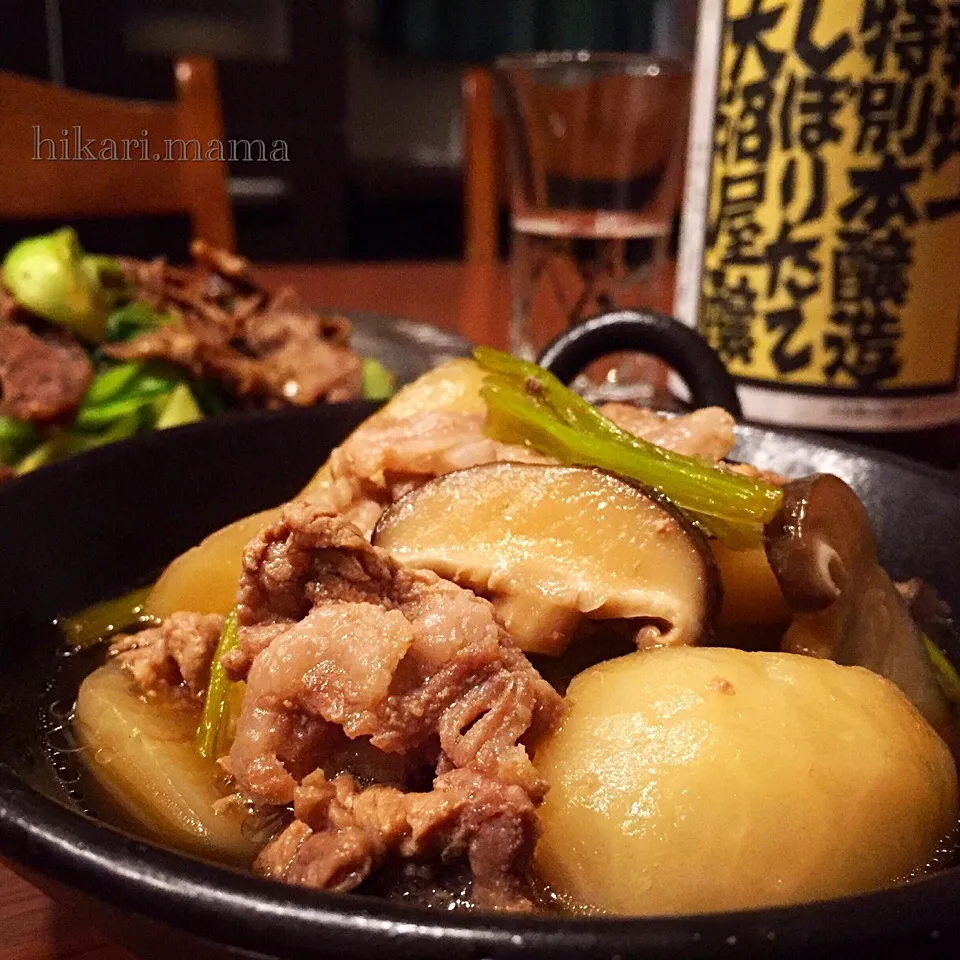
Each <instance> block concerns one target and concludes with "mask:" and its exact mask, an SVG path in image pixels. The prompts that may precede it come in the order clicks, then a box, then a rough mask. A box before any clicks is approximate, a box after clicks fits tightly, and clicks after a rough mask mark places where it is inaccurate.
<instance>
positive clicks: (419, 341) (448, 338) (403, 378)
mask: <svg viewBox="0 0 960 960" xmlns="http://www.w3.org/2000/svg"><path fill="white" fill-rule="evenodd" d="M318 312H320V313H324V314H331V313H340V314H342V315H343V316H345V317H348V318H349V319H350V322H351V323H352V324H353V333H352V334H351V336H350V343H351V346H352V347H353V349H354V350H356V352H357V353H359V354H360V355H361V356H362V357H374V358H375V359H377V360H379V361H380V362H381V363H382V364H383V365H384V366H385V367H387V368H388V369H390V370H392V371H393V372H394V373H395V374H396V376H397V381H398V382H399V383H401V384H403V383H409V382H410V381H411V380H416V379H417V377H419V376H420V375H421V374H424V373H426V372H427V371H428V370H430V369H432V368H433V367H436V366H439V365H440V364H441V363H446V362H447V360H452V359H453V358H454V357H469V356H470V350H471V347H470V342H469V341H468V340H466V339H464V338H463V337H461V336H460V335H459V334H457V333H453V332H452V331H450V330H441V329H440V328H439V327H434V326H431V325H430V324H429V323H420V322H419V321H418V320H404V319H402V318H401V317H388V316H384V315H383V314H379V313H366V312H362V311H358V310H342V311H341V310H336V309H332V308H331V309H328V308H318Z"/></svg>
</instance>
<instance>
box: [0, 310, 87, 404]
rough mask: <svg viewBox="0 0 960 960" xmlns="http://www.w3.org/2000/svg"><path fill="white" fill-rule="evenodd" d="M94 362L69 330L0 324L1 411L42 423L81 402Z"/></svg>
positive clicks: (8, 323) (18, 324) (7, 323)
mask: <svg viewBox="0 0 960 960" xmlns="http://www.w3.org/2000/svg"><path fill="white" fill-rule="evenodd" d="M92 379H93V364H91V362H90V358H89V357H88V356H87V354H86V351H85V350H84V349H83V347H81V346H80V344H79V343H77V342H76V341H75V340H74V339H73V338H72V337H71V336H70V334H69V333H67V332H66V331H64V330H57V329H55V328H52V327H51V328H49V329H45V330H44V331H43V332H42V333H34V332H33V331H32V330H30V329H29V328H28V327H26V326H24V325H23V324H20V323H10V322H0V413H2V414H4V415H6V416H11V417H17V418H18V419H20V420H30V421H34V422H39V423H42V422H46V421H49V420H57V419H60V418H62V417H65V416H67V415H69V414H71V413H73V411H74V410H76V409H77V407H78V406H80V401H81V400H82V399H83V395H84V394H85V393H86V392H87V387H88V386H90V381H91V380H92Z"/></svg>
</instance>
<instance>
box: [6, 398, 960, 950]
mask: <svg viewBox="0 0 960 960" xmlns="http://www.w3.org/2000/svg"><path fill="white" fill-rule="evenodd" d="M372 409H373V406H372V405H370V404H348V405H343V406H338V407H336V408H318V409H314V410H309V411H303V412H287V413H279V414H261V415H253V416H247V417H237V418H232V417H225V418H223V419H220V420H216V421H212V422H208V423H202V424H197V425H195V426H191V427H186V428H183V429H180V430H174V431H168V432H163V433H155V434H151V435H147V436H144V437H140V438H136V439H134V440H132V441H130V442H128V443H123V444H120V445H117V446H115V447H107V448H104V449H101V450H97V451H94V452H92V453H90V454H86V455H83V456H80V457H76V458H73V459H71V460H67V461H64V462H62V463H59V464H55V465H54V466H52V467H49V468H47V469H44V470H41V471H39V472H38V473H37V474H35V475H33V476H30V477H27V478H24V479H21V480H16V481H13V482H11V483H10V484H9V485H7V486H5V487H3V488H0V544H2V545H3V547H2V552H0V854H2V855H3V856H5V857H7V858H9V859H10V860H11V861H12V862H13V863H14V864H15V865H16V866H17V869H19V870H20V871H22V872H23V873H24V875H25V876H27V877H28V878H30V879H31V880H33V881H34V882H36V883H38V884H39V885H40V886H42V887H44V888H45V889H47V890H49V891H51V892H52V893H54V895H56V896H59V897H62V898H65V899H68V900H70V901H73V902H78V903H79V904H80V906H82V909H83V910H84V911H85V912H86V915H87V916H89V918H90V919H91V920H92V921H93V922H95V923H97V924H98V925H99V926H101V927H102V929H104V930H105V931H107V932H108V933H110V934H111V935H112V936H113V937H115V938H116V939H118V940H120V941H122V942H123V943H124V944H126V945H127V946H129V947H131V949H133V950H134V951H135V952H136V953H137V954H138V955H139V956H140V957H141V958H143V960H146V958H149V957H171V956H177V955H181V954H180V953H175V952H174V951H180V952H183V951H189V952H190V954H189V955H191V956H192V957H196V958H202V957H222V956H231V957H268V958H280V957H283V958H301V957H303V958H305V957H311V958H313V957H317V956H331V957H338V958H339V957H342V958H374V957H389V958H391V960H407V958H410V960H412V958H417V960H459V958H463V960H467V958H470V960H480V958H482V957H496V958H503V960H507V958H520V957H523V958H525V960H529V958H549V960H587V958H598V960H599V958H609V960H612V958H616V957H622V958H627V957H647V958H653V957H657V958H664V957H678V958H679V957H684V958H698V957H702V958H706V957H716V956H725V957H731V958H733V957H744V956H777V957H788V956H789V957H799V956H803V957H811V956H820V955H824V956H826V955H837V956H840V955H843V956H849V955H856V956H861V955H865V954H868V955H871V956H874V955H884V956H887V955H888V956H897V957H904V956H910V957H919V956H928V955H929V956H934V955H943V956H954V957H955V956H957V953H958V951H960V870H957V869H954V870H948V871H944V872H941V873H939V874H934V875H931V876H929V877H927V878H925V879H923V880H920V881H918V882H916V883H914V884H911V885H909V886H907V887H903V888H901V889H897V890H892V891H885V892H880V893H874V894H870V895H866V896H860V897H854V898H849V899H845V900H838V901H830V902H824V903H814V904H808V905H805V906H799V907H793V908H789V909H772V910H761V911H751V912H738V913H728V914H723V915H714V916H703V917H684V918H680V919H652V920H640V919H638V920H622V919H617V920H614V919H611V920H559V919H554V918H534V919H518V918H510V917H498V916H491V915H482V914H448V913H430V912H426V911H423V910H417V909H412V908H411V909H407V908H403V907H401V906H391V905H387V904H384V903H381V902H378V901H376V900H371V899H366V898H360V897H355V896H337V895H331V894H319V893H314V892H311V891H307V890H302V889H293V888H289V887H284V886H281V885H278V884H273V883H271V882H268V881H265V880H260V879H257V878H255V877H253V876H251V875H246V874H243V873H240V872H236V871H232V870H229V869H226V868H223V867H219V866H214V865H212V864H208V863H204V862H201V861H199V860H196V859H193V858H190V857H188V856H184V855H181V854H178V853H175V852H173V851H170V850H165V849H162V848H160V847H157V846H154V845H151V844H149V843H145V842H143V841H141V840H139V839H136V838H135V837H132V836H129V835H127V834H125V833H123V832H121V831H119V830H116V829H114V828H112V827H110V826H107V825H105V824H103V823H100V822H97V821H96V820H94V819H91V818H89V817H87V816H85V815H84V814H83V813H82V812H81V811H80V810H79V809H78V807H77V804H76V802H75V800H74V799H73V798H72V796H71V793H70V790H69V788H68V786H65V785H64V783H63V782H62V780H61V779H60V778H59V777H58V775H57V773H56V770H55V769H54V767H53V765H52V763H51V759H50V757H49V756H48V753H47V751H46V750H45V745H44V736H43V733H42V729H43V727H42V723H41V721H42V714H43V712H44V709H45V708H44V704H45V703H46V702H47V696H46V689H47V684H48V683H49V680H50V677H51V675H52V673H53V671H54V670H55V668H56V663H57V661H58V651H60V649H61V648H60V641H59V638H58V636H57V633H56V631H55V630H54V629H53V628H52V627H51V620H52V619H53V618H54V617H55V616H57V615H60V614H65V613H70V612H73V611H75V610H77V609H80V608H82V607H84V606H86V605H87V604H89V603H91V602H93V601H96V600H100V599H104V598H106V597H109V596H111V595H117V594H119V593H122V592H123V591H125V590H127V589H128V588H130V587H133V586H135V585H137V584H139V583H144V582H147V581H149V580H150V579H151V578H152V577H153V576H154V575H155V574H156V573H157V571H158V570H159V569H160V568H161V566H162V565H163V564H164V563H165V562H166V561H167V560H169V559H170V558H171V557H173V556H174V555H175V554H177V553H178V552H179V551H181V550H182V549H184V548H185V547H187V546H189V545H191V544H193V543H195V542H196V541H197V540H198V539H199V538H201V537H202V536H203V535H204V534H206V533H208V532H209V531H211V530H212V529H214V528H216V527H218V526H220V525H221V524H223V523H224V522H226V521H228V520H230V519H232V518H234V517H236V516H239V515H242V514H244V513H246V512H250V511H253V510H256V509H259V508H262V507H265V506H268V505H270V504H273V503H275V502H278V501H280V500H282V499H284V498H286V497H288V496H289V495H291V494H293V493H294V492H295V491H296V490H297V489H298V487H299V486H300V485H301V484H302V483H303V482H304V481H305V480H306V479H307V477H308V476H309V475H310V474H311V473H312V471H313V469H314V468H315V467H316V466H317V464H319V463H320V462H321V460H322V459H323V458H324V456H325V454H326V452H327V451H328V450H329V449H330V447H331V446H333V445H334V444H335V443H336V442H338V441H339V440H340V439H342V438H343V437H344V436H345V434H346V433H347V432H348V431H349V430H350V429H351V428H352V427H353V426H355V425H356V424H357V423H358V422H359V421H360V420H361V419H362V418H363V417H365V416H366V415H367V414H368V413H369V412H370V411H371V410H372ZM737 452H738V453H739V455H740V456H741V457H742V458H743V459H746V460H749V461H751V462H754V463H756V464H758V465H760V466H762V467H771V468H776V469H778V470H781V471H783V472H785V473H788V474H802V473H807V472H810V471H814V470H822V471H830V472H833V473H837V474H839V475H840V476H842V477H844V478H845V479H847V480H848V481H849V482H850V483H852V484H853V486H854V487H856V489H857V490H858V491H859V492H860V494H861V496H862V497H863V498H864V500H865V501H866V503H867V506H868V507H869V509H870V512H871V514H872V516H873V518H874V521H875V523H876V525H877V529H878V534H879V538H880V543H881V547H882V553H883V559H884V561H885V563H886V564H887V565H888V567H889V569H890V570H891V572H892V573H893V574H894V575H895V576H898V577H906V576H908V575H919V576H923V577H924V578H926V579H928V580H929V581H931V582H932V583H933V584H935V585H936V586H937V587H938V588H939V589H940V590H941V591H942V593H943V594H944V595H945V596H946V597H947V599H948V600H950V601H951V602H952V603H953V605H954V606H955V607H960V566H958V564H957V563H956V559H955V551H956V548H957V545H958V544H960V489H958V488H957V486H956V485H955V482H954V480H953V478H952V477H950V476H948V475H946V474H942V473H939V472H938V471H935V470H932V469H926V468H923V467H919V466H916V465H914V464H912V463H910V462H908V461H905V460H900V459H897V458H894V457H890V456H884V455H878V454H873V453H865V452H863V451H861V450H858V449H856V448H853V447H850V446H846V445H843V444H840V443H827V442H822V441H819V440H816V439H812V438H810V437H804V436H801V435H790V434H785V433H777V432H773V431H765V430H759V429H755V428H742V429H741V431H740V440H739V445H738V451H737ZM958 654H960V651H957V650H954V651H952V655H953V657H954V659H955V661H956V660H958V659H960V658H958ZM0 939H2V938H0Z"/></svg>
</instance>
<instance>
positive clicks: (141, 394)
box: [74, 364, 177, 430]
mask: <svg viewBox="0 0 960 960" xmlns="http://www.w3.org/2000/svg"><path fill="white" fill-rule="evenodd" d="M130 368H135V369H133V371H132V373H131V369H130ZM118 371H119V372H118ZM176 386H177V381H176V380H172V379H170V378H168V377H161V376H157V375H155V374H153V373H150V372H149V371H148V370H146V369H144V368H143V367H142V366H141V365H140V364H122V365H121V366H120V367H113V368H110V369H107V370H105V371H102V372H101V373H98V374H97V376H96V377H95V378H94V381H93V383H92V384H91V385H90V389H89V390H88V391H87V395H86V396H85V397H84V398H83V403H81V404H80V409H79V410H78V411H77V415H76V418H75V419H74V425H75V426H76V427H77V428H78V429H80V430H100V429H103V428H104V427H107V426H109V425H110V424H111V423H113V422H114V421H116V420H119V419H121V418H123V417H128V416H130V415H131V414H133V413H137V412H138V411H140V410H143V409H144V408H145V407H148V406H149V405H150V404H152V403H153V402H154V401H155V400H156V399H157V398H158V397H161V396H164V395H167V394H170V393H171V392H172V391H173V390H174V388H175V387H176Z"/></svg>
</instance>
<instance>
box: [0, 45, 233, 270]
mask: <svg viewBox="0 0 960 960" xmlns="http://www.w3.org/2000/svg"><path fill="white" fill-rule="evenodd" d="M174 74H175V78H176V88H177V99H176V100H175V101H173V102H151V101H136V100H118V99H115V98H113V97H104V96H97V95H94V94H89V93H83V92H80V91H76V90H68V89H64V88H63V87H58V86H55V85H53V84H50V83H45V82H43V81H39V80H34V79H31V78H28V77H22V76H18V75H16V74H11V73H4V72H2V71H0V130H2V135H0V217H2V218H4V219H9V220H29V219H60V218H71V217H124V216H136V215H141V216H153V215H164V214H171V213H187V214H188V215H189V217H190V225H191V230H192V233H193V237H194V238H195V239H202V240H205V241H207V242H208V243H210V244H213V245H214V246H217V247H222V248H225V249H227V250H231V251H232V250H233V249H234V247H235V244H236V239H235V233H234V224H233V214H232V211H231V207H230V201H229V197H228V195H227V165H226V162H225V160H216V159H211V160H206V159H184V158H185V157H186V158H196V157H197V155H198V151H199V156H201V157H202V156H204V155H205V154H206V152H207V150H208V146H209V144H210V143H211V141H215V142H217V143H220V144H223V121H222V118H221V112H220V93H219V89H218V86H217V75H216V67H215V65H214V63H213V62H212V61H211V60H208V59H206V58H201V57H189V58H185V59H181V60H178V61H177V62H176V64H175V68H174ZM195 144H196V145H195ZM111 145H112V149H111ZM214 149H215V148H214ZM91 154H92V155H93V156H94V157H95V159H90V155H91ZM65 156H66V157H68V158H69V159H62V158H63V157H65ZM81 157H82V158H81ZM166 157H169V158H170V159H166Z"/></svg>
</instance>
